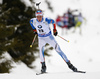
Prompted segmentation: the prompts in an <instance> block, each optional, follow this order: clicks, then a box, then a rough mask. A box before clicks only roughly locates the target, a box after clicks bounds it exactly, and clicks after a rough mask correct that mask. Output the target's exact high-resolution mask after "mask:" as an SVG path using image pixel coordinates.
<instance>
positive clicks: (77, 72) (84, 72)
mask: <svg viewBox="0 0 100 79" xmlns="http://www.w3.org/2000/svg"><path fill="white" fill-rule="evenodd" d="M74 72H77V73H86V72H85V71H79V70H77V71H74Z"/></svg>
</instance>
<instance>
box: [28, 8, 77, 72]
mask: <svg viewBox="0 0 100 79" xmlns="http://www.w3.org/2000/svg"><path fill="white" fill-rule="evenodd" d="M50 23H52V24H53V34H54V35H55V36H57V34H58V32H57V29H56V24H55V22H54V20H53V19H49V18H44V17H43V12H42V10H40V9H38V10H37V11H36V18H32V19H31V20H30V25H31V27H32V29H33V31H34V34H37V35H38V40H39V42H38V46H39V52H40V60H41V64H42V67H41V73H45V72H46V64H45V58H44V47H45V44H46V43H48V44H50V45H51V46H52V47H53V48H54V49H55V50H56V52H57V53H58V54H59V55H60V56H61V57H62V58H63V60H64V61H65V62H66V63H67V65H68V67H69V68H70V69H71V70H72V71H74V72H76V71H77V68H76V67H74V66H73V65H72V64H71V62H70V61H69V60H68V58H67V56H66V55H65V54H64V53H63V51H62V50H61V49H60V47H59V45H58V43H57V42H56V40H55V38H54V37H53V35H52V33H51V29H50V28H49V24H50Z"/></svg>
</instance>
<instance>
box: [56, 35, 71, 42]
mask: <svg viewBox="0 0 100 79" xmlns="http://www.w3.org/2000/svg"><path fill="white" fill-rule="evenodd" d="M57 36H58V37H60V38H62V39H63V40H65V41H67V42H69V40H66V39H64V38H63V37H61V36H59V35H57Z"/></svg>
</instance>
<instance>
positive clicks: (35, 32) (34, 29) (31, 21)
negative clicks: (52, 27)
mask: <svg viewBox="0 0 100 79" xmlns="http://www.w3.org/2000/svg"><path fill="white" fill-rule="evenodd" d="M30 25H31V27H32V29H33V31H34V34H37V31H36V28H35V27H34V25H33V19H31V20H30Z"/></svg>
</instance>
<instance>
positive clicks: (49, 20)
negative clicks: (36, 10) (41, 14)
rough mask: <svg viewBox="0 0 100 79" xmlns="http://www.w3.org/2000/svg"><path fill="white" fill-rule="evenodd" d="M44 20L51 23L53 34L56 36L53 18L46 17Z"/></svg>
mask: <svg viewBox="0 0 100 79" xmlns="http://www.w3.org/2000/svg"><path fill="white" fill-rule="evenodd" d="M46 21H47V22H48V24H50V23H52V24H53V34H54V35H55V36H57V34H58V32H57V30H56V24H55V21H54V20H53V19H48V18H46Z"/></svg>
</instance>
